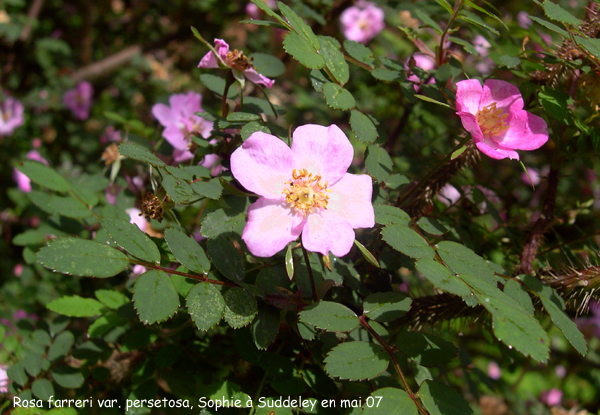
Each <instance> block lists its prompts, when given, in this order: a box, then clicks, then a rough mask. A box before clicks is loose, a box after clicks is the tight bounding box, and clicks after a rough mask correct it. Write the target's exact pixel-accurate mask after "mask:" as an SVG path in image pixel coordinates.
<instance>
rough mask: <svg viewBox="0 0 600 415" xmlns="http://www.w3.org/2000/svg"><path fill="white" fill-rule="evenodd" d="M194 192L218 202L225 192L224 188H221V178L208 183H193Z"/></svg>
mask: <svg viewBox="0 0 600 415" xmlns="http://www.w3.org/2000/svg"><path fill="white" fill-rule="evenodd" d="M192 190H193V191H194V192H196V193H198V194H199V195H202V196H204V197H208V198H209V199H215V200H218V199H219V198H220V197H221V193H222V192H223V186H221V182H220V181H219V178H217V177H215V178H214V179H212V180H209V181H207V182H196V183H192Z"/></svg>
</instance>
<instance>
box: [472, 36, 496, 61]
mask: <svg viewBox="0 0 600 415" xmlns="http://www.w3.org/2000/svg"><path fill="white" fill-rule="evenodd" d="M473 46H474V47H475V50H476V51H477V53H479V54H480V55H481V56H483V57H486V56H487V55H489V54H490V52H489V49H490V48H491V47H492V45H491V44H490V42H488V40H487V39H486V38H485V37H483V36H481V35H475V37H474V38H473Z"/></svg>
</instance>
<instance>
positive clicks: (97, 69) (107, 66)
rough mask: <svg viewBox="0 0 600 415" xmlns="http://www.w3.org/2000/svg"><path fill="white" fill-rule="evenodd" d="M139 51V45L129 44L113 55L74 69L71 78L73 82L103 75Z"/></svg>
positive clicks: (140, 48)
mask: <svg viewBox="0 0 600 415" xmlns="http://www.w3.org/2000/svg"><path fill="white" fill-rule="evenodd" d="M141 52H142V47H141V46H139V45H134V46H130V47H128V48H126V49H123V50H122V51H120V52H117V53H115V54H114V55H110V56H107V57H106V58H104V59H102V60H101V61H98V62H94V63H92V64H90V65H87V66H84V67H83V68H81V69H79V70H77V71H75V72H74V73H73V75H71V79H72V80H73V82H75V83H78V82H81V81H83V80H86V79H90V78H95V77H98V76H100V75H104V74H106V73H107V72H110V71H112V70H114V69H117V68H118V67H119V66H121V65H123V64H124V63H126V62H128V61H129V60H131V58H133V57H134V56H135V55H137V54H139V53H141Z"/></svg>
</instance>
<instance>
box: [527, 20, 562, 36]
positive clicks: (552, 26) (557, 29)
mask: <svg viewBox="0 0 600 415" xmlns="http://www.w3.org/2000/svg"><path fill="white" fill-rule="evenodd" d="M529 18H530V19H531V20H533V21H534V22H536V23H539V24H541V25H542V26H544V27H546V28H547V29H550V30H552V31H553V32H555V33H558V34H559V35H561V36H562V37H564V38H568V37H569V33H567V31H566V30H563V29H561V28H560V27H558V26H557V25H555V24H554V23H550V22H547V21H546V20H543V19H540V18H539V17H535V16H531V15H530V16H529Z"/></svg>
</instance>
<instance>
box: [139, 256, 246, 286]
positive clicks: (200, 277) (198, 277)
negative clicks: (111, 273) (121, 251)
mask: <svg viewBox="0 0 600 415" xmlns="http://www.w3.org/2000/svg"><path fill="white" fill-rule="evenodd" d="M129 262H131V263H132V264H137V265H141V266H143V267H146V268H152V269H156V270H159V271H164V272H166V273H167V274H175V275H181V276H182V277H186V278H191V279H193V280H198V281H202V282H208V283H211V284H215V285H226V286H228V287H237V285H236V284H234V283H231V282H227V281H218V280H211V279H209V278H207V277H206V276H205V275H196V274H189V273H187V272H181V271H175V270H173V269H170V268H165V267H161V266H160V265H156V264H151V263H148V262H142V261H138V260H135V259H131V258H130V259H129Z"/></svg>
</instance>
